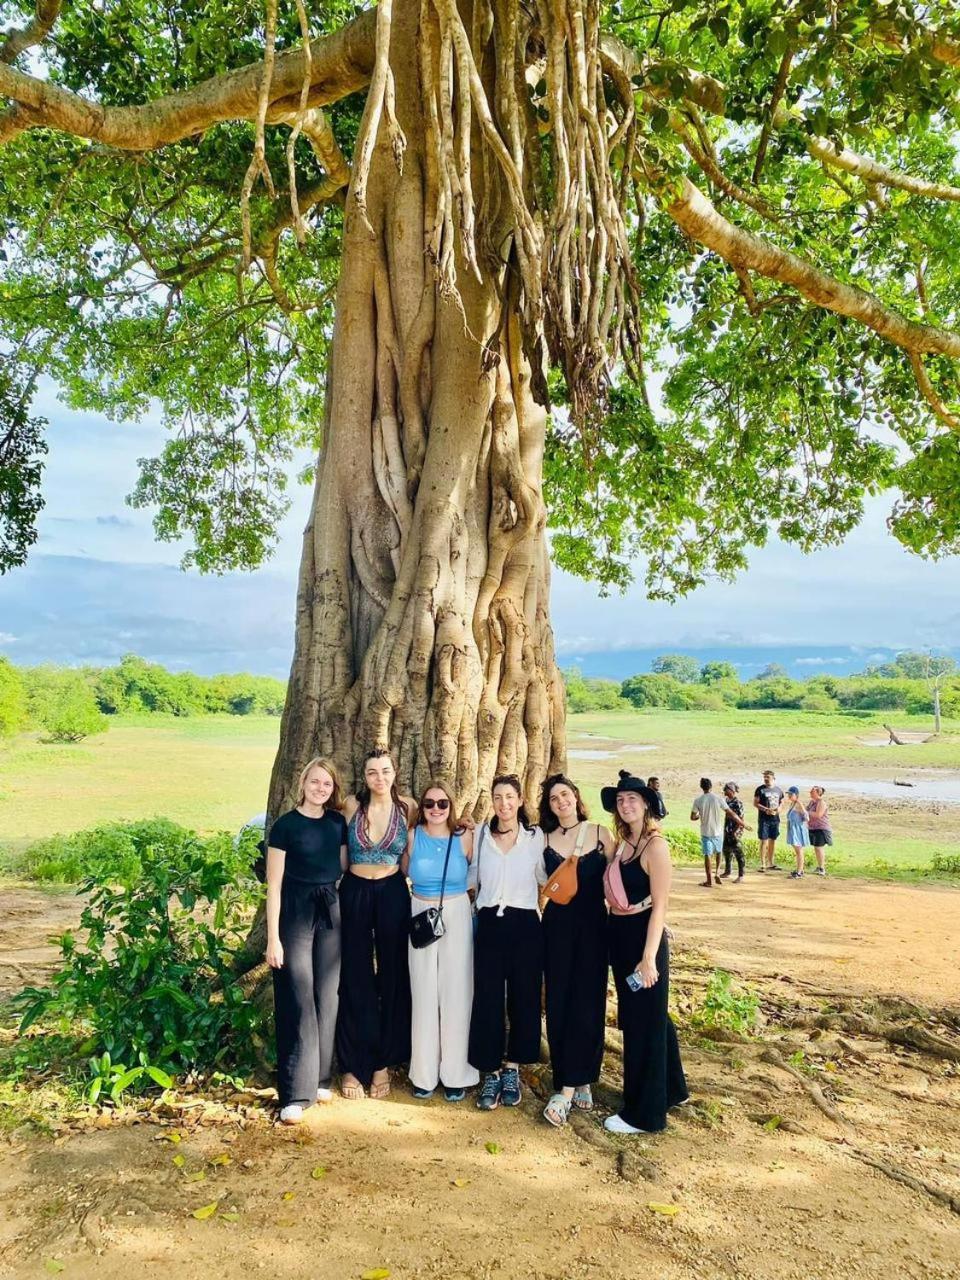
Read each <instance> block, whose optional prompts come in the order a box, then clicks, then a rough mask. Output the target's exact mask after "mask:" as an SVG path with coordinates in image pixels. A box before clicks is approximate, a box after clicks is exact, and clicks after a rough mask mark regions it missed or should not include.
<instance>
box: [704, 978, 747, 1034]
mask: <svg viewBox="0 0 960 1280" xmlns="http://www.w3.org/2000/svg"><path fill="white" fill-rule="evenodd" d="M759 1007H760V999H759V997H758V996H757V994H756V992H755V991H752V990H751V989H750V988H749V987H744V986H739V985H738V986H734V983H733V978H732V977H731V975H730V974H729V973H727V972H726V970H724V969H714V971H713V973H712V974H711V975H710V980H709V981H708V983H707V989H706V992H705V993H704V997H703V1003H702V1004H701V1005H700V1007H699V1008H698V1009H697V1010H696V1011H695V1012H694V1014H693V1017H692V1018H691V1022H692V1023H693V1025H694V1026H696V1027H701V1028H703V1029H705V1030H708V1029H711V1028H715V1027H720V1028H722V1029H723V1030H725V1031H734V1032H736V1033H737V1035H741V1036H743V1035H750V1034H751V1032H752V1031H753V1030H754V1028H755V1027H756V1022H757V1011H758V1009H759Z"/></svg>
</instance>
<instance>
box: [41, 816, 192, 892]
mask: <svg viewBox="0 0 960 1280" xmlns="http://www.w3.org/2000/svg"><path fill="white" fill-rule="evenodd" d="M192 839H194V835H193V832H192V831H187V830H186V829H185V828H183V827H178V826H177V824H176V823H175V822H170V821H169V820H168V819H167V818H145V819H141V820H140V821H138V822H109V823H105V824H104V825H103V826H99V827H91V828H90V829H89V830H88V831H77V832H76V833H75V834H74V835H69V836H60V835H58V836H48V837H47V838H46V839H44V840H37V841H36V842H35V843H34V844H31V845H29V846H28V847H27V848H26V849H25V850H24V851H23V853H22V854H20V855H19V857H18V858H17V859H16V870H17V871H18V872H19V873H20V874H21V875H24V876H26V877H27V878H28V879H31V880H40V881H45V882H47V883H50V884H79V883H80V881H81V880H87V879H90V878H94V879H99V880H101V881H102V882H104V883H108V884H128V885H132V884H134V883H135V882H136V881H137V880H138V879H139V878H140V875H141V873H142V869H143V857H144V854H145V853H146V851H147V850H148V849H150V848H151V847H152V846H153V845H162V846H164V847H166V848H167V849H170V850H176V849H178V848H182V847H183V845H185V844H186V842H187V841H188V840H192Z"/></svg>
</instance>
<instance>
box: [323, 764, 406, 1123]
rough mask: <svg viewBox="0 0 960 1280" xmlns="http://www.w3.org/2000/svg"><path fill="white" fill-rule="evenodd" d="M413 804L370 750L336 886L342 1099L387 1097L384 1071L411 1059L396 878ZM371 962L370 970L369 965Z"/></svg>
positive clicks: (348, 812) (399, 879)
mask: <svg viewBox="0 0 960 1280" xmlns="http://www.w3.org/2000/svg"><path fill="white" fill-rule="evenodd" d="M414 810H415V805H414V802H413V800H412V799H411V798H410V797H409V796H401V795H400V793H399V792H398V790H397V783H396V768H395V766H394V763H393V759H392V757H391V755H390V752H389V751H388V750H387V749H386V747H375V748H374V749H373V750H372V751H368V752H367V755H366V757H365V759H364V762H363V783H362V785H361V786H360V787H359V788H358V789H357V794H356V796H350V797H349V798H348V799H347V802H346V804H345V805H344V816H345V817H346V818H347V857H348V861H349V869H348V871H347V874H346V875H345V876H344V877H343V880H342V881H341V882H340V920H341V966H340V1012H339V1015H338V1017H337V1061H338V1062H339V1064H340V1072H341V1078H340V1090H341V1092H342V1093H343V1096H344V1097H345V1098H362V1097H364V1096H365V1093H366V1091H367V1090H368V1089H369V1091H370V1097H371V1098H385V1097H386V1096H387V1095H388V1094H389V1092H390V1068H391V1067H397V1066H399V1065H400V1064H401V1063H405V1062H407V1060H408V1059H409V1057H410V974H409V971H408V968H407V937H408V933H409V928H410V893H409V891H408V889H407V882H406V879H405V878H404V876H403V875H401V874H400V859H401V858H402V857H403V854H404V852H405V851H406V847H407V826H408V823H409V821H410V819H411V818H412V816H413V813H414ZM374 956H376V964H374Z"/></svg>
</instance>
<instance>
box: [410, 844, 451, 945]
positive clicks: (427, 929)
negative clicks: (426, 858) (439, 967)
mask: <svg viewBox="0 0 960 1280" xmlns="http://www.w3.org/2000/svg"><path fill="white" fill-rule="evenodd" d="M452 844H453V832H452V831H451V832H450V835H449V836H448V837H447V852H446V856H445V857H444V859H443V879H442V880H441V881H440V901H439V902H438V903H437V905H436V906H435V907H427V909H426V911H418V912H417V914H416V915H415V916H411V917H410V945H411V946H412V947H416V948H417V950H418V951H419V950H420V949H421V948H422V947H429V946H430V945H431V944H432V943H434V942H436V941H437V939H438V938H442V937H443V935H444V934H445V933H446V932H447V930H446V926H445V925H444V923H443V895H444V892H445V890H446V887H447V866H448V865H449V862H450V846H451V845H452Z"/></svg>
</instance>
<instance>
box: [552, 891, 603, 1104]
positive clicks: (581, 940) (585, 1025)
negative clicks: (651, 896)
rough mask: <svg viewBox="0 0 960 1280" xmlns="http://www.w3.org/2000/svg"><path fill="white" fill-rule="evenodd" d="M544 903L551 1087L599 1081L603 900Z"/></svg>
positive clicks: (580, 892) (601, 1060)
mask: <svg viewBox="0 0 960 1280" xmlns="http://www.w3.org/2000/svg"><path fill="white" fill-rule="evenodd" d="M581 894H584V897H586V895H585V893H584V891H583V890H582V889H581V890H580V891H579V892H578V894H577V897H575V898H573V899H572V900H571V901H570V902H568V903H565V904H562V905H561V904H559V903H556V902H548V903H547V905H546V907H545V908H544V912H543V940H544V977H545V979H546V982H545V987H546V1001H545V1003H546V1010H547V1042H548V1043H549V1045H550V1063H551V1067H552V1069H553V1087H554V1090H556V1091H557V1092H559V1090H561V1089H563V1088H564V1087H569V1086H573V1087H574V1088H576V1087H578V1086H579V1085H584V1084H593V1083H594V1082H595V1081H596V1080H599V1078H600V1065H601V1063H602V1062H603V1047H604V1035H605V1032H606V1012H607V969H608V959H607V913H606V909H605V908H604V905H603V901H602V900H601V901H600V902H599V903H593V902H590V903H589V905H588V908H587V909H583V908H581V907H580V905H579V904H578V901H577V899H578V898H579V897H580V896H581Z"/></svg>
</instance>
